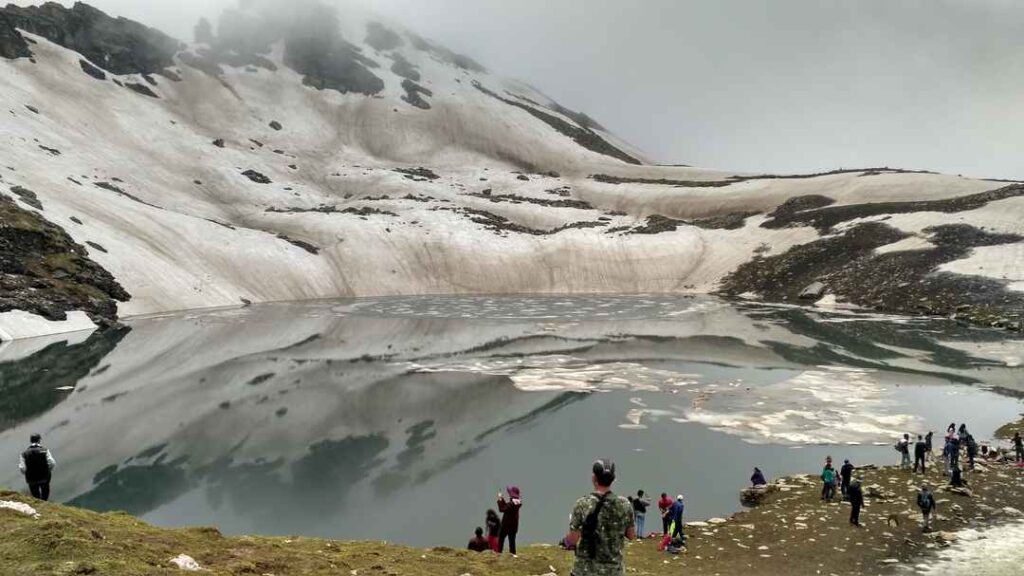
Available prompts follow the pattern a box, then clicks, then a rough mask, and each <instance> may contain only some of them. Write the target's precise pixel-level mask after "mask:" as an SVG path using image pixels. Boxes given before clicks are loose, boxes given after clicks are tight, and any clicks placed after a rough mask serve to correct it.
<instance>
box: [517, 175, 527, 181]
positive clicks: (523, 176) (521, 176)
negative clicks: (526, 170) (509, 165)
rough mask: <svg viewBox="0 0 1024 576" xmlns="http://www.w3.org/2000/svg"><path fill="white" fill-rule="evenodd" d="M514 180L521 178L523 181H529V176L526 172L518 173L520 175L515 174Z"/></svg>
mask: <svg viewBox="0 0 1024 576" xmlns="http://www.w3.org/2000/svg"><path fill="white" fill-rule="evenodd" d="M516 180H522V181H523V182H529V181H530V177H529V176H527V175H526V174H520V175H518V176H516Z"/></svg>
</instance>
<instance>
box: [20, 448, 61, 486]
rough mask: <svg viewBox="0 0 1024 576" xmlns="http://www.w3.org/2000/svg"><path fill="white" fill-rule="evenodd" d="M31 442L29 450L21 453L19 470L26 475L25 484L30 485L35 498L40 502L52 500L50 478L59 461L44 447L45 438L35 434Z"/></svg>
mask: <svg viewBox="0 0 1024 576" xmlns="http://www.w3.org/2000/svg"><path fill="white" fill-rule="evenodd" d="M29 441H30V442H31V444H29V446H28V449H26V450H25V451H24V452H22V453H21V461H20V462H18V470H21V473H22V474H24V475H25V482H27V483H28V489H29V492H31V493H32V496H33V497H34V498H38V499H40V500H49V499H50V478H51V477H52V475H53V469H54V467H55V466H57V461H56V460H54V459H53V455H52V454H50V451H49V450H47V449H46V447H45V446H43V444H42V441H43V437H42V436H40V435H39V434H33V435H32V436H31V437H30V438H29Z"/></svg>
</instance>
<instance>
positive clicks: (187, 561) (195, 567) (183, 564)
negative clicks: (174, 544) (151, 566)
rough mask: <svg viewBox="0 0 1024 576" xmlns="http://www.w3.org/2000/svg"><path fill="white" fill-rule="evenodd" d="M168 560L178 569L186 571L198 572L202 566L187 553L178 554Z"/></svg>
mask: <svg viewBox="0 0 1024 576" xmlns="http://www.w3.org/2000/svg"><path fill="white" fill-rule="evenodd" d="M170 562H171V564H174V565H175V566H177V567H178V568H179V569H181V570H184V571H186V572H199V571H200V570H202V567H200V566H199V563H198V562H196V561H195V559H193V558H192V557H191V556H188V555H187V554H178V555H177V556H175V557H174V558H171V560H170Z"/></svg>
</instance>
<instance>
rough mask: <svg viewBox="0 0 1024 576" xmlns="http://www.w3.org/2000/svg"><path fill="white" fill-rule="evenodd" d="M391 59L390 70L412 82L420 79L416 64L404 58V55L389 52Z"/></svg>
mask: <svg viewBox="0 0 1024 576" xmlns="http://www.w3.org/2000/svg"><path fill="white" fill-rule="evenodd" d="M391 60H392V64H391V71H392V72H394V73H395V74H397V75H399V76H401V77H402V78H405V79H407V80H412V81H413V82H419V81H420V73H419V71H418V70H417V69H416V66H415V65H414V64H413V63H412V62H409V61H408V60H406V59H405V57H404V56H402V55H401V54H399V53H397V52H395V53H394V54H391Z"/></svg>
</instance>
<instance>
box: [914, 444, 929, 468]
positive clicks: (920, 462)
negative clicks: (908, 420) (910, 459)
mask: <svg viewBox="0 0 1024 576" xmlns="http://www.w3.org/2000/svg"><path fill="white" fill-rule="evenodd" d="M927 451H928V445H927V444H925V443H924V438H923V437H922V436H921V435H920V434H918V435H917V443H915V444H914V472H917V468H918V466H920V467H921V474H924V454H925V452H927Z"/></svg>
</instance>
